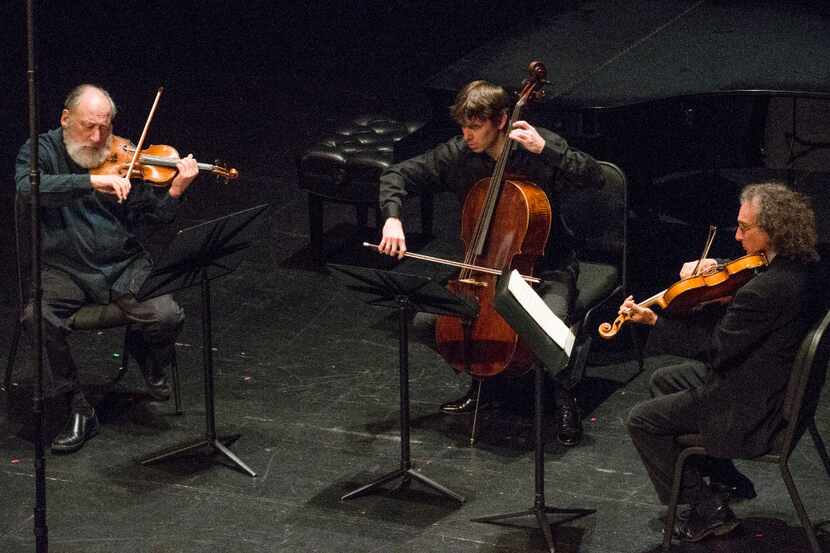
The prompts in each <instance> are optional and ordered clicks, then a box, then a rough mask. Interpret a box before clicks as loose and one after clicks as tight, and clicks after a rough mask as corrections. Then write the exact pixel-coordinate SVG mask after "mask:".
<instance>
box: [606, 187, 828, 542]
mask: <svg viewBox="0 0 830 553" xmlns="http://www.w3.org/2000/svg"><path fill="white" fill-rule="evenodd" d="M735 239H736V240H738V241H739V242H741V245H742V246H743V248H744V250H745V251H746V252H747V254H764V255H765V256H766V258H767V260H768V262H769V264H768V266H767V268H766V270H764V271H759V273H758V274H757V275H756V276H754V277H753V278H752V279H751V280H750V281H749V282H748V283H747V284H745V285H744V286H743V287H742V288H740V289H739V290H738V291H737V293H736V294H735V296H734V298H733V299H732V301H731V303H729V304H728V305H727V306H726V307H725V309H721V310H720V312H718V310H715V311H710V310H706V312H701V313H699V314H697V315H696V316H695V317H690V318H688V319H672V318H669V317H665V316H659V317H658V316H657V314H655V313H654V311H652V310H651V309H649V308H644V307H640V306H638V305H637V304H636V303H635V302H634V300H633V298H631V297H629V298H627V299H626V300H625V302H624V303H623V304H622V306H621V307H620V314H621V315H624V316H628V317H630V320H631V321H633V322H636V323H640V324H646V325H651V326H654V327H655V328H654V329H653V330H652V332H655V337H656V338H657V340H658V341H659V342H660V343H661V347H664V346H665V345H666V344H669V343H670V344H674V345H675V346H676V345H677V344H682V343H684V342H685V346H684V347H685V348H686V349H687V351H689V352H690V351H692V350H694V351H695V352H696V353H695V356H696V357H697V358H698V359H697V360H692V359H689V360H688V361H680V362H679V364H677V365H673V366H667V367H662V368H659V369H658V370H657V371H656V372H655V373H654V375H653V377H652V391H653V394H654V396H655V397H654V398H653V399H649V400H646V401H643V402H641V403H639V404H638V405H636V406H634V408H633V409H632V410H631V413H630V414H629V417H628V420H627V422H626V424H627V427H628V432H629V434H630V435H631V439H632V441H633V442H634V446H635V447H636V448H637V451H638V453H639V454H640V457H641V458H642V460H643V463H644V464H645V467H646V471H647V472H648V475H649V477H650V478H651V481H652V483H653V484H654V487H655V489H656V491H657V496H658V498H659V499H660V501H661V502H663V503H664V504H668V502H669V500H670V494H671V485H672V480H673V478H674V464H675V461H676V460H677V456H678V455H679V453H680V450H681V447H680V446H678V445H677V444H676V443H675V437H676V436H678V435H680V434H701V435H702V437H703V445H704V446H705V447H706V450H707V452H708V453H709V454H710V455H711V456H713V458H716V459H714V460H703V462H702V463H691V462H689V463H686V466H685V470H684V473H683V476H682V485H681V491H680V501H679V502H680V503H681V504H688V506H689V507H688V509H687V510H686V515H687V516H685V517H684V516H681V517H680V519H681V520H680V522H679V523H678V525H677V527H676V528H675V531H676V533H677V536H678V537H679V538H681V539H683V540H686V541H698V540H701V539H703V538H705V537H707V536H710V535H722V534H726V533H728V532H730V531H732V530H733V529H734V528H735V527H736V526H737V525H738V520H737V519H736V518H735V515H734V513H733V512H732V510H731V509H730V508H729V506H728V505H727V504H726V501H725V498H724V497H723V495H722V494H720V493H717V490H715V489H713V488H714V486H713V485H712V484H714V483H715V482H716V481H717V480H718V479H719V478H720V479H721V480H722V479H723V477H724V476H726V479H727V480H729V482H728V484H729V485H730V486H731V487H733V488H735V490H733V493H734V492H738V493H739V494H741V495H743V496H745V497H752V496H754V494H755V492H754V489H753V488H752V486H751V483H750V482H749V481H748V480H747V479H746V478H745V477H742V475H740V473H737V470H736V469H734V466H732V465H731V463H730V462H729V461H728V460H729V459H734V458H752V457H756V456H758V455H762V454H763V453H764V452H766V451H767V450H769V447H770V441H771V439H772V437H773V435H774V434H775V432H776V431H777V430H778V429H779V427H780V425H781V422H782V404H783V400H784V395H785V393H786V388H787V383H788V381H789V376H790V370H791V367H792V363H793V360H794V358H795V355H796V352H797V349H798V347H799V344H800V342H801V339H802V338H803V336H804V334H805V333H806V331H807V329H808V327H809V325H810V323H811V322H812V319H813V315H814V311H815V310H814V309H813V307H814V304H815V302H814V301H812V297H811V291H812V285H811V272H812V270H813V268H814V266H815V261H816V260H817V259H818V255H817V253H816V226H815V215H814V213H813V210H812V208H811V207H810V205H809V203H808V202H807V201H806V199H805V198H804V197H802V196H801V195H800V194H798V193H796V192H793V191H792V190H790V189H788V188H786V187H785V186H783V185H781V184H776V183H763V184H754V185H750V186H747V187H746V188H745V189H744V190H743V192H742V193H741V205H740V211H739V212H738V227H737V230H736V232H735ZM714 265H715V261H714V260H706V262H705V266H708V267H711V266H714ZM689 270H690V265H689V264H686V265H684V271H683V272H682V273H681V276H689ZM707 320H708V321H709V323H710V324H708V325H707V324H702V322H705V321H707ZM650 345H651V340H650ZM670 349H672V348H670ZM672 353H677V350H676V349H675V351H673V352H672ZM730 467H731V468H730ZM704 470H706V471H707V472H708V473H709V474H710V475H711V476H710V478H711V480H712V482H711V484H706V482H705V481H704V480H703V475H704V473H703V471H704ZM733 471H734V472H733Z"/></svg>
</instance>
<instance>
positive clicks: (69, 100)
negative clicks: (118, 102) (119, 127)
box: [63, 83, 118, 120]
mask: <svg viewBox="0 0 830 553" xmlns="http://www.w3.org/2000/svg"><path fill="white" fill-rule="evenodd" d="M89 89H94V90H97V91H98V92H100V93H101V94H103V95H104V97H105V98H106V99H107V100H109V103H110V108H111V113H112V115H111V116H110V120H113V119H115V115H116V114H117V113H118V108H117V107H115V102H114V101H113V99H112V96H110V93H109V92H107V91H106V90H104V89H103V88H101V87H100V86H98V85H94V84H89V83H84V84H80V85H78V86H76V87H75V88H73V89H72V90H71V91H69V94H68V95H67V96H66V100H65V101H64V102H63V108H64V109H66V110H69V111H72V110H73V109H74V108H76V107H78V104H80V103H81V96H83V94H84V92H86V91H87V90H89Z"/></svg>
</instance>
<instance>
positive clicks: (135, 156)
mask: <svg viewBox="0 0 830 553" xmlns="http://www.w3.org/2000/svg"><path fill="white" fill-rule="evenodd" d="M162 92H164V87H163V86H160V87H159V89H158V91H157V92H156V99H155V100H153V106H152V107H151V108H150V114H149V115H148V116H147V122H146V123H144V130H143V131H141V138H139V139H138V145H136V147H135V152H133V158H132V159H131V160H130V165H129V167H127V174H126V176H125V178H126V179H127V180H129V179H130V175H132V174H133V168H134V167H135V162H136V160H137V159H138V155H139V153H140V152H141V147H142V146H143V145H144V139H145V138H147V131H148V130H149V129H150V121H152V120H153V115H155V113H156V107H157V106H158V105H159V99H161V93H162Z"/></svg>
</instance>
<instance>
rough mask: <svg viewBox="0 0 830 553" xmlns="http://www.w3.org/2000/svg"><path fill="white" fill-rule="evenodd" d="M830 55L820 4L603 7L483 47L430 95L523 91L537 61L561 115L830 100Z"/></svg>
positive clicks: (666, 1)
mask: <svg viewBox="0 0 830 553" xmlns="http://www.w3.org/2000/svg"><path fill="white" fill-rule="evenodd" d="M828 53H830V9H828V8H827V7H825V3H824V2H823V1H822V2H792V1H790V2H782V1H775V2H762V1H758V0H755V1H722V2H715V1H711V0H710V1H703V0H685V1H684V0H645V1H643V0H638V1H620V0H596V1H591V2H583V3H581V4H580V6H579V7H578V8H576V9H572V10H568V11H565V12H561V13H556V14H551V15H547V16H543V17H541V18H540V19H539V20H538V21H537V22H536V23H535V24H533V25H532V26H529V27H528V28H527V30H525V31H523V32H521V33H519V34H514V35H512V36H509V37H507V38H500V39H497V40H494V41H492V42H491V43H488V44H485V45H483V46H482V47H480V48H478V49H476V50H474V51H473V52H471V53H470V54H468V55H466V56H464V57H463V58H461V59H460V60H458V61H457V62H456V63H454V64H453V65H451V66H450V67H448V68H447V69H445V70H443V71H441V72H440V73H438V74H437V75H435V76H433V77H432V78H431V79H430V80H429V81H428V82H427V83H426V86H427V88H428V89H433V90H434V91H435V92H439V93H440V94H441V96H445V95H446V94H447V93H449V92H452V93H454V91H457V90H458V89H460V88H461V87H462V86H464V85H465V84H466V83H468V82H469V81H471V80H474V79H482V78H483V79H487V80H490V81H493V82H496V83H499V84H502V85H504V86H506V87H508V88H516V87H518V85H519V84H520V83H521V81H522V80H523V79H524V78H525V77H526V76H527V65H528V63H529V62H530V61H531V60H540V61H542V62H544V63H545V65H546V67H547V69H548V79H549V81H550V83H551V84H550V85H548V86H547V87H545V90H546V98H545V102H553V103H556V104H557V105H559V106H562V107H573V108H587V107H595V108H613V107H620V106H624V105H630V104H635V103H640V102H648V101H652V100H659V99H663V98H671V97H677V96H686V95H697V94H712V93H718V94H720V93H735V92H738V93H771V94H786V95H806V96H816V97H830V65H828V63H827V59H828V55H830V54H828Z"/></svg>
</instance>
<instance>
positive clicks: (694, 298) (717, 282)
mask: <svg viewBox="0 0 830 553" xmlns="http://www.w3.org/2000/svg"><path fill="white" fill-rule="evenodd" d="M766 265H767V257H766V256H765V255H764V254H750V255H745V256H743V257H739V258H738V259H735V260H732V261H729V262H727V263H723V264H721V265H718V266H717V267H715V268H714V269H713V270H711V271H708V272H706V273H703V274H699V275H694V276H690V277H688V278H684V279H682V280H680V281H678V282H675V283H674V284H672V285H671V286H669V287H668V288H666V289H665V290H663V291H662V292H658V293H657V294H655V295H653V296H651V297H650V298H648V299H646V300H644V301H642V302H640V303H638V304H637V305H638V306H639V307H651V306H657V307H659V308H660V309H662V310H663V312H664V313H667V314H671V315H673V316H677V317H683V316H685V315H687V314H688V313H689V312H691V311H692V310H693V309H694V308H695V307H697V306H700V305H703V304H706V303H709V302H713V301H721V300H725V299H727V298H729V297H731V296H734V295H735V293H736V292H737V291H738V289H739V288H740V287H741V286H743V285H744V284H746V283H747V282H749V280H750V279H751V278H752V277H753V276H754V275H755V272H754V271H755V269H757V268H759V267H765V266H766ZM630 318H631V315H629V314H620V315H618V316H617V318H616V319H615V320H614V322H613V323H602V324H601V325H599V335H600V336H602V337H603V338H605V339H606V340H608V339H611V338H613V337H614V336H616V335H617V332H619V330H620V327H622V325H623V324H625V322H626V321H628V320H629V319H630Z"/></svg>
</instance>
